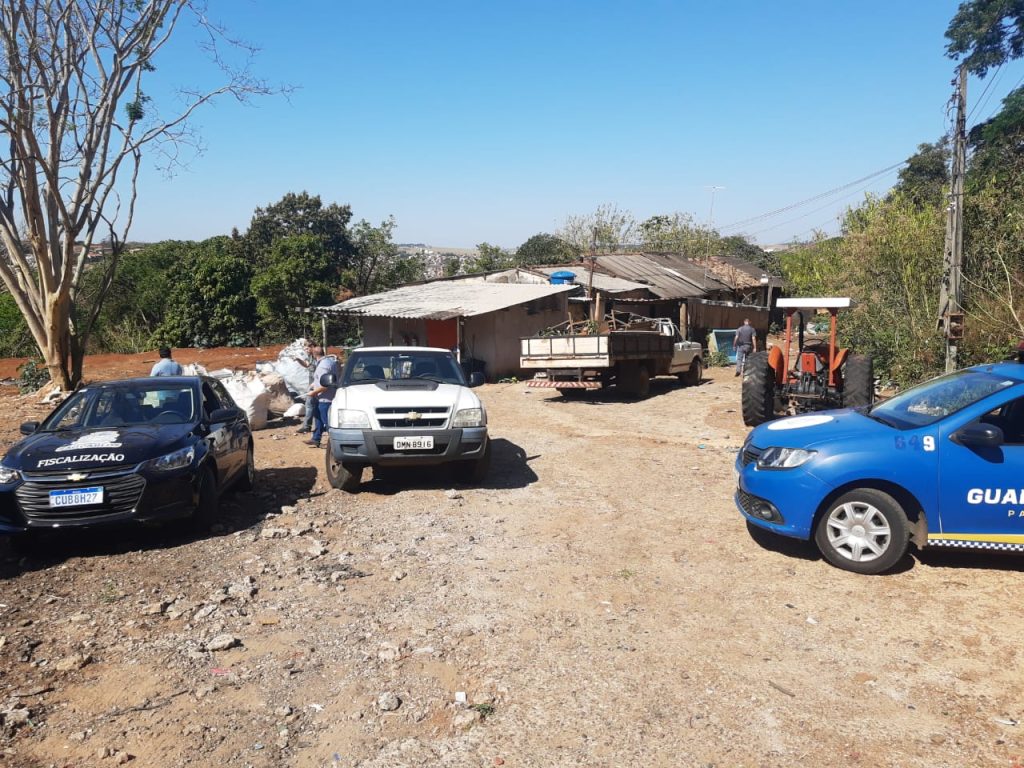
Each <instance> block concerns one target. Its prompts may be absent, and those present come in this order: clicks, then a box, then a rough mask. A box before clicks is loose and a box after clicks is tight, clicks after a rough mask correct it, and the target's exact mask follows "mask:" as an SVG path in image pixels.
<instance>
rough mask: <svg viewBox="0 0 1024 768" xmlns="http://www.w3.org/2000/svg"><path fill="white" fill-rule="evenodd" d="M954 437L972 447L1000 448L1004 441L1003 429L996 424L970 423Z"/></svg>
mask: <svg viewBox="0 0 1024 768" xmlns="http://www.w3.org/2000/svg"><path fill="white" fill-rule="evenodd" d="M952 437H953V440H955V441H956V442H958V443H960V445H966V446H968V447H971V448H998V447H999V446H1000V445H1002V444H1003V442H1004V437H1003V430H1001V429H1000V428H999V427H997V426H995V425H994V424H980V423H977V424H968V425H967V426H966V427H963V428H962V429H958V430H957V431H956V432H954V433H953V436H952Z"/></svg>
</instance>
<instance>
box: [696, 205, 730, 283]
mask: <svg viewBox="0 0 1024 768" xmlns="http://www.w3.org/2000/svg"><path fill="white" fill-rule="evenodd" d="M708 189H710V190H711V207H710V208H709V209H708V247H707V253H705V254H704V284H703V285H702V286H701V288H703V289H704V293H705V294H707V291H708V262H710V261H711V229H712V226H713V224H714V221H715V192H717V191H718V190H720V189H725V187H717V186H711V187H708Z"/></svg>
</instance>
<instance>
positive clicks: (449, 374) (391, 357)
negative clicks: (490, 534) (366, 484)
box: [320, 347, 491, 493]
mask: <svg viewBox="0 0 1024 768" xmlns="http://www.w3.org/2000/svg"><path fill="white" fill-rule="evenodd" d="M483 380H484V377H483V374H482V373H474V374H472V375H471V376H470V379H469V381H468V382H467V381H466V378H465V376H464V375H463V372H462V368H461V367H460V366H459V364H458V362H456V360H455V358H454V357H453V356H452V353H451V352H449V351H448V350H447V349H434V348H431V347H360V348H359V349H355V350H353V351H352V352H351V353H349V356H348V359H347V360H346V362H345V369H344V370H343V371H342V374H341V381H335V380H334V376H333V375H332V374H327V375H326V376H323V377H322V378H321V381H320V383H321V384H322V385H324V386H331V387H334V386H336V387H337V391H336V393H335V396H334V401H333V402H332V403H331V408H330V416H329V419H328V436H329V441H328V443H327V478H328V480H329V481H330V483H331V485H332V486H334V487H335V488H340V489H341V490H344V491H348V492H350V493H354V492H355V491H357V490H358V489H359V485H360V483H361V482H362V478H363V470H364V469H365V468H366V467H374V466H382V467H397V466H413V465H429V464H448V463H451V464H454V465H455V467H456V471H457V473H458V476H459V479H461V480H463V481H466V482H472V481H480V480H483V478H484V477H485V476H486V474H487V470H488V467H489V466H490V458H491V444H490V440H489V438H488V435H487V411H486V410H485V409H484V405H483V403H481V402H480V398H478V397H477V396H476V393H474V392H473V391H472V390H471V389H470V387H475V386H477V385H478V384H482V383H483Z"/></svg>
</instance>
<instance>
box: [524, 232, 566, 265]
mask: <svg viewBox="0 0 1024 768" xmlns="http://www.w3.org/2000/svg"><path fill="white" fill-rule="evenodd" d="M579 257H580V253H579V251H577V250H576V249H575V248H573V247H572V246H571V245H569V243H567V242H565V241H564V240H562V239H561V238H559V237H555V236H554V235H549V234H547V233H546V232H541V233H538V234H536V235H534V236H533V237H531V238H530V239H528V240H527V241H526V242H525V243H523V244H522V245H520V246H519V247H518V248H517V249H516V256H515V261H516V264H517V265H518V266H521V267H526V266H530V265H531V264H565V263H567V262H572V261H576V260H577V259H579Z"/></svg>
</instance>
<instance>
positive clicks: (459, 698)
mask: <svg viewBox="0 0 1024 768" xmlns="http://www.w3.org/2000/svg"><path fill="white" fill-rule="evenodd" d="M467 701H469V699H468V698H466V692H465V691H456V692H455V703H456V704H465V703H466V702H467Z"/></svg>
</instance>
